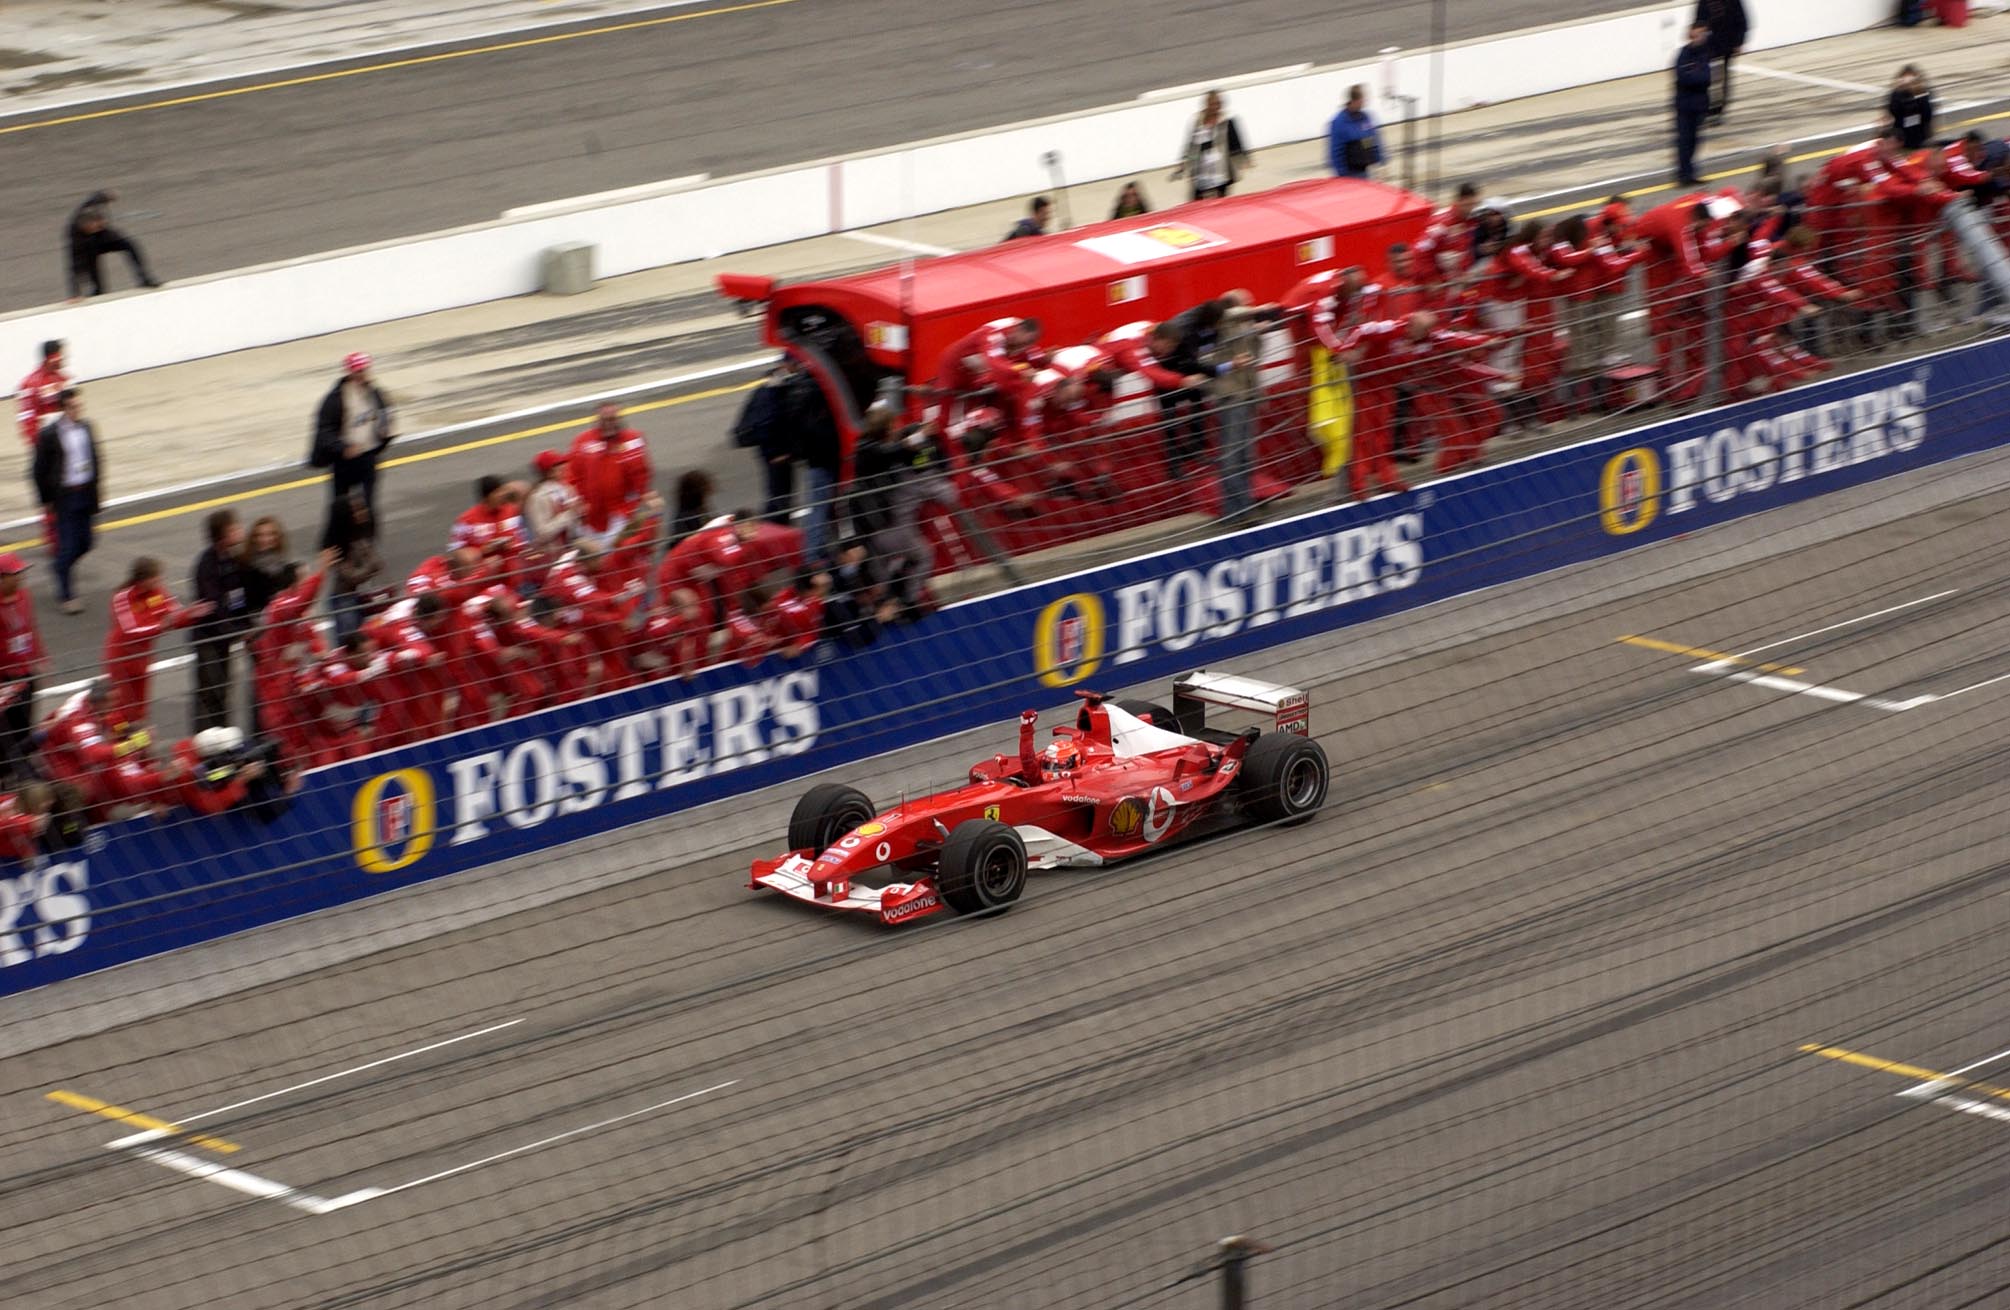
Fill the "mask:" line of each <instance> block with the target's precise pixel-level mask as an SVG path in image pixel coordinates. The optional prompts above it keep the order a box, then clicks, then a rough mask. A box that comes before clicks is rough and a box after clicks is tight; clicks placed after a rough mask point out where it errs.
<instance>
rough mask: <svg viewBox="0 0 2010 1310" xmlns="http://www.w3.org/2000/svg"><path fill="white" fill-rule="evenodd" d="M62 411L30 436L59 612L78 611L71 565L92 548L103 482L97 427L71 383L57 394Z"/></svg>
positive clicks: (80, 606) (81, 608)
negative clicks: (52, 547)
mask: <svg viewBox="0 0 2010 1310" xmlns="http://www.w3.org/2000/svg"><path fill="white" fill-rule="evenodd" d="M56 401H57V403H58V404H59V405H61V406H62V412H61V413H59V414H57V415H56V417H55V418H52V419H50V420H49V421H48V422H47V423H46V424H44V425H43V427H42V434H41V435H40V436H39V437H37V438H35V464H34V472H33V475H32V477H33V481H34V483H35V495H36V497H37V498H38V499H40V501H41V502H42V508H43V510H44V511H45V512H46V513H47V514H48V515H49V518H50V521H51V522H52V523H53V525H54V527H55V542H56V598H57V599H58V600H60V601H61V602H62V604H63V613H65V614H81V613H83V612H84V602H82V601H81V600H78V599H77V593H76V589H75V587H74V586H73V585H72V580H71V570H73V569H74V568H76V565H77V561H78V560H80V559H82V558H83V557H84V556H86V555H88V554H90V553H91V545H92V529H93V527H94V526H95V524H96V522H97V517H98V499H99V489H100V488H102V487H103V486H104V482H105V462H104V457H103V455H102V454H101V453H100V451H99V448H98V433H97V429H96V428H94V427H92V426H91V423H90V421H89V420H88V419H86V418H85V417H84V396H83V393H82V392H80V391H78V390H77V389H76V388H75V387H66V388H64V390H63V392H62V394H60V395H59V396H57V397H56Z"/></svg>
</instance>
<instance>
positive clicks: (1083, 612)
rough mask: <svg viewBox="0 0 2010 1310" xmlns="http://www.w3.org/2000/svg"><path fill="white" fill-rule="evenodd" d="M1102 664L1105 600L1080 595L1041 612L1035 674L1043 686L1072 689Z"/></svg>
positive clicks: (1036, 633) (1036, 628) (1035, 630)
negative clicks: (1038, 676)
mask: <svg viewBox="0 0 2010 1310" xmlns="http://www.w3.org/2000/svg"><path fill="white" fill-rule="evenodd" d="M1102 663H1103V599H1102V597H1100V596H1097V595H1095V594H1094V593H1092V592H1086V591H1078V592H1076V593H1075V594H1074V595H1072V596H1063V597H1061V599H1059V600H1057V601H1055V602H1054V603H1053V604H1051V605H1049V606H1047V608H1046V609H1043V610H1041V611H1040V617H1039V619H1038V620H1037V621H1035V623H1034V624H1033V671H1034V672H1035V673H1037V674H1039V675H1040V681H1041V683H1042V684H1043V685H1045V686H1049V687H1072V686H1074V685H1075V684H1076V683H1078V682H1080V681H1082V680H1083V679H1084V678H1087V677H1088V676H1089V675H1090V674H1092V673H1094V672H1095V671H1096V670H1097V669H1098V668H1100V667H1101V666H1102Z"/></svg>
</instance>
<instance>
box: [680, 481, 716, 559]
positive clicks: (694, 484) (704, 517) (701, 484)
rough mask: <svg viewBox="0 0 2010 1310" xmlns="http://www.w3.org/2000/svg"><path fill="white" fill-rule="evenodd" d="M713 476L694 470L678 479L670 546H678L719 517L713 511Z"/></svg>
mask: <svg viewBox="0 0 2010 1310" xmlns="http://www.w3.org/2000/svg"><path fill="white" fill-rule="evenodd" d="M713 490H714V486H713V482H712V475H711V474H710V473H707V472H706V471H705V470H703V469H692V470H690V471H689V472H687V473H685V474H684V475H683V476H682V477H680V478H678V479H677V496H676V503H675V504H674V505H672V507H671V510H670V544H671V545H673V546H674V545H676V544H677V543H678V542H680V541H682V540H684V538H686V537H688V536H690V535H691V534H692V533H694V532H696V531H697V530H698V529H700V528H702V527H704V526H705V525H706V524H707V523H710V522H711V521H712V520H713V519H715V518H717V517H719V516H718V515H717V514H716V513H714V512H713V510H712V492H713Z"/></svg>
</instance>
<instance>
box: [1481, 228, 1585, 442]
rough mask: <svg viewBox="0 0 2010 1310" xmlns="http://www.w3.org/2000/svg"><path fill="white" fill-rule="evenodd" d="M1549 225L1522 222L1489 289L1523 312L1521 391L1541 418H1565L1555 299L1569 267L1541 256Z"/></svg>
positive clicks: (1546, 246) (1565, 282)
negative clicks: (1559, 392) (1559, 391)
mask: <svg viewBox="0 0 2010 1310" xmlns="http://www.w3.org/2000/svg"><path fill="white" fill-rule="evenodd" d="M1550 237H1551V229H1550V226H1549V224H1547V223H1543V222H1538V221H1533V220H1531V221H1530V222H1527V223H1524V224H1522V227H1521V231H1519V232H1518V233H1516V234H1515V240H1514V242H1513V243H1512V244H1511V245H1509V246H1508V248H1507V249H1505V250H1503V251H1501V253H1500V256H1499V258H1498V259H1497V260H1496V261H1495V267H1496V269H1497V274H1496V276H1495V278H1494V281H1493V285H1492V288H1491V294H1492V296H1493V298H1494V299H1495V300H1496V301H1498V302H1502V303H1506V304H1519V305H1521V306H1522V313H1521V333H1520V336H1521V352H1520V356H1521V367H1520V370H1519V371H1520V373H1521V391H1522V394H1523V395H1525V396H1528V397H1531V398H1532V399H1533V400H1534V401H1535V402H1536V409H1537V413H1538V414H1539V415H1540V416H1541V418H1542V420H1543V421H1544V422H1546V423H1547V422H1554V421H1556V420H1557V419H1560V418H1562V417H1563V406H1562V405H1561V404H1560V403H1559V402H1558V399H1557V391H1556V383H1557V380H1558V379H1559V378H1560V377H1562V376H1563V358H1564V356H1563V350H1562V347H1561V345H1560V344H1559V341H1558V337H1557V331H1556V301H1557V297H1558V295H1559V294H1560V293H1561V292H1562V291H1563V288H1564V287H1565V286H1566V285H1568V284H1569V282H1570V281H1571V278H1572V273H1571V271H1570V270H1568V269H1561V268H1552V267H1551V266H1550V265H1548V264H1545V263H1544V262H1543V254H1544V252H1546V251H1547V250H1548V249H1549V248H1550V246H1551V245H1552V242H1551V240H1550Z"/></svg>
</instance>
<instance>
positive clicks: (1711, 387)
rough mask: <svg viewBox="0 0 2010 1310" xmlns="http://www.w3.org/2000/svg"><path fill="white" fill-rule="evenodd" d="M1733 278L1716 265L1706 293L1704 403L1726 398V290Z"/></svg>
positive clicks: (1704, 312) (1712, 402)
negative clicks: (1727, 284)
mask: <svg viewBox="0 0 2010 1310" xmlns="http://www.w3.org/2000/svg"><path fill="white" fill-rule="evenodd" d="M1729 280H1730V279H1729V275H1728V274H1727V273H1726V272H1725V270H1724V269H1723V268H1721V267H1719V268H1715V269H1712V270H1711V271H1710V281H1709V286H1708V288H1707V289H1706V290H1705V291H1704V293H1703V295H1704V300H1703V303H1704V305H1705V309H1704V311H1703V403H1704V404H1706V405H1714V404H1718V403H1719V402H1721V401H1722V400H1723V399H1724V299H1725V295H1724V292H1725V284H1726V283H1727V282H1728V281H1729Z"/></svg>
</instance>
